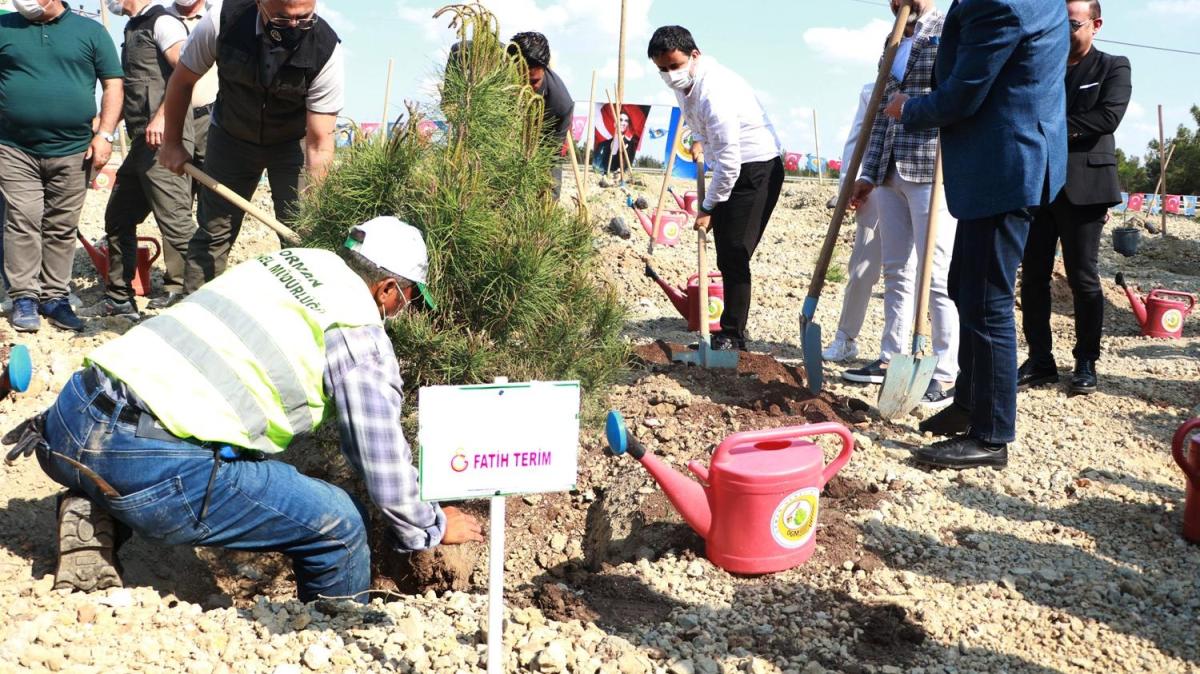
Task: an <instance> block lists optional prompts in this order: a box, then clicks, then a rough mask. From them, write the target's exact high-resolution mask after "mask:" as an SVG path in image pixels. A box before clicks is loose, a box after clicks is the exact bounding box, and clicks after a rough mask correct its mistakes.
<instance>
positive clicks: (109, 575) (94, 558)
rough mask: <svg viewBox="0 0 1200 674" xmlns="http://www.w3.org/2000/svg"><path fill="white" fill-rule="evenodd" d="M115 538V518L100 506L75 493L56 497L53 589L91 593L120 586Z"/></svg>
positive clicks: (121, 583)
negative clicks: (56, 534) (55, 545)
mask: <svg viewBox="0 0 1200 674" xmlns="http://www.w3.org/2000/svg"><path fill="white" fill-rule="evenodd" d="M115 538H116V524H115V521H114V520H113V518H112V515H109V514H108V513H107V512H105V511H104V509H102V508H99V507H97V506H96V504H95V503H92V502H91V500H89V499H88V498H87V497H85V496H81V495H79V494H77V493H75V492H67V493H66V494H64V495H62V496H61V497H59V502H58V566H57V568H56V570H55V571H54V589H56V590H61V589H67V590H79V591H81V592H92V591H94V590H105V589H108V588H110V587H121V586H122V585H123V584H124V583H123V582H122V581H121V574H120V571H119V570H118V568H117V555H116V551H115V550H114V547H113V546H114V544H115Z"/></svg>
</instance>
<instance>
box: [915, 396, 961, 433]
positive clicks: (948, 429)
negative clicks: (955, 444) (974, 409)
mask: <svg viewBox="0 0 1200 674" xmlns="http://www.w3.org/2000/svg"><path fill="white" fill-rule="evenodd" d="M970 427H971V411H970V410H968V409H967V408H965V407H963V406H962V405H959V404H958V403H950V405H948V406H947V407H946V408H945V409H943V410H942V411H941V412H938V413H937V414H935V415H933V416H931V417H929V418H928V419H926V420H925V421H922V422H921V423H919V424H917V430H919V431H921V432H922V433H932V434H934V435H958V434H959V433H966V432H967V429H968V428H970Z"/></svg>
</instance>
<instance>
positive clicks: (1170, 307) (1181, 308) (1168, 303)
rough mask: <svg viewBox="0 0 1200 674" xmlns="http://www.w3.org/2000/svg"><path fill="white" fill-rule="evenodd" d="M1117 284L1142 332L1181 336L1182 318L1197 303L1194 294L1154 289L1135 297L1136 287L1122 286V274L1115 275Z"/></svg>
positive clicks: (1172, 336)
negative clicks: (1142, 296) (1121, 289)
mask: <svg viewBox="0 0 1200 674" xmlns="http://www.w3.org/2000/svg"><path fill="white" fill-rule="evenodd" d="M1117 285H1119V286H1121V288H1123V289H1124V290H1125V297H1127V298H1129V305H1130V306H1131V307H1133V315H1134V316H1135V317H1137V321H1138V325H1140V326H1142V334H1143V335H1145V336H1146V337H1162V338H1165V339H1179V338H1180V337H1182V336H1183V321H1184V319H1185V318H1187V316H1188V314H1190V313H1192V308H1193V307H1195V306H1196V296H1195V295H1192V294H1191V293H1184V292H1179V291H1176V290H1167V289H1166V288H1155V289H1154V290H1151V291H1150V294H1149V295H1146V297H1145V299H1144V300H1143V299H1142V298H1141V297H1139V296H1138V294H1137V288H1130V287H1128V286H1126V285H1125V276H1124V274H1121V273H1118V274H1117Z"/></svg>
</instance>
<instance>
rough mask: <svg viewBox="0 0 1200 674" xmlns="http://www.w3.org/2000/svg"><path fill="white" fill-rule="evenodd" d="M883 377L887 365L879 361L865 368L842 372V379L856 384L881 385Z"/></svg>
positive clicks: (885, 373)
mask: <svg viewBox="0 0 1200 674" xmlns="http://www.w3.org/2000/svg"><path fill="white" fill-rule="evenodd" d="M885 375H887V363H884V362H883V360H882V359H880V360H877V361H875V362H874V363H871V364H870V365H868V366H866V367H859V368H855V369H853V370H845V371H844V372H842V379H845V380H846V381H852V382H854V383H856V384H882V383H883V378H884V376H885Z"/></svg>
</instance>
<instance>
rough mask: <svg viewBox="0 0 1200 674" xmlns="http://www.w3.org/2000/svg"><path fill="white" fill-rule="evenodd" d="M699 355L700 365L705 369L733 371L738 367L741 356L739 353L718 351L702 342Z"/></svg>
mask: <svg viewBox="0 0 1200 674" xmlns="http://www.w3.org/2000/svg"><path fill="white" fill-rule="evenodd" d="M697 354H698V355H699V356H700V364H701V365H703V366H704V367H712V368H718V369H722V370H732V369H736V368H737V366H738V356H739V354H738V352H737V351H717V350H715V349H713V348H712V347H711V346H709V345H708V344H705V343H703V342H701V343H700V349H699V350H698V351H697Z"/></svg>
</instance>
